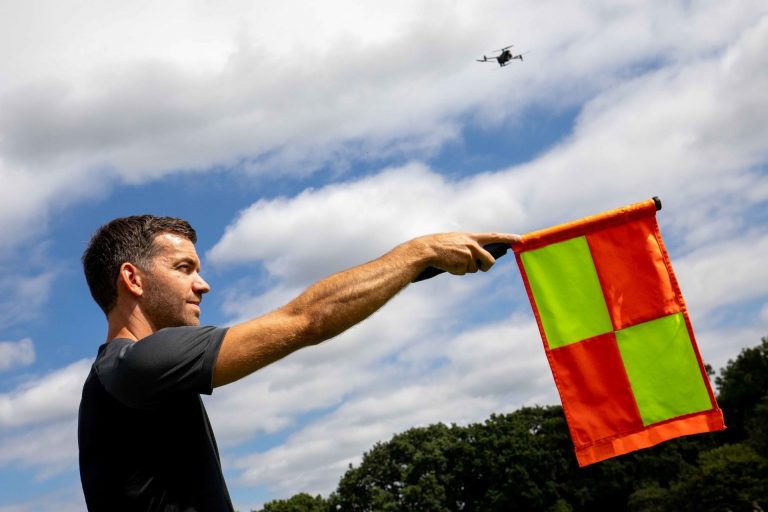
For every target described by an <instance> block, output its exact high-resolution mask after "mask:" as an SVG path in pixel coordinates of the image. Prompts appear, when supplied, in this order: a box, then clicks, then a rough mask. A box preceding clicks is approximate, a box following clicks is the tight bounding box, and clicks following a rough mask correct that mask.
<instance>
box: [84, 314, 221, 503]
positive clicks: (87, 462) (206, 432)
mask: <svg viewBox="0 0 768 512" xmlns="http://www.w3.org/2000/svg"><path fill="white" fill-rule="evenodd" d="M225 332H226V329H222V328H215V327H174V328H170V329H163V330H160V331H158V332H156V333H154V334H153V335H151V336H148V337H146V338H144V339H142V340H140V341H138V342H133V341H131V340H127V339H114V340H112V341H110V342H108V343H105V344H104V345H102V346H101V347H99V353H98V356H97V357H96V361H95V362H94V363H93V367H92V368H91V373H90V374H89V375H88V378H87V379H86V381H85V385H84V386H83V396H82V400H81V402H80V418H79V428H78V441H79V445H80V478H81V481H82V484H83V492H84V493H85V500H86V503H87V504H88V509H89V510H91V511H98V512H101V511H105V512H120V511H126V512H127V511H163V512H176V511H178V512H219V511H224V512H232V511H233V510H234V509H233V507H232V503H231V501H230V498H229V493H228V491H227V486H226V484H225V482H224V476H223V475H222V472H221V462H220V460H219V452H218V448H217V446H216V440H215V439H214V436H213V431H212V430H211V424H210V422H209V421H208V415H207V414H206V412H205V407H204V406H203V401H202V399H201V398H200V393H205V394H208V395H209V394H211V392H212V391H213V388H212V377H213V368H214V365H215V363H216V357H217V356H218V353H219V348H220V347H221V342H222V339H223V338H224V333H225Z"/></svg>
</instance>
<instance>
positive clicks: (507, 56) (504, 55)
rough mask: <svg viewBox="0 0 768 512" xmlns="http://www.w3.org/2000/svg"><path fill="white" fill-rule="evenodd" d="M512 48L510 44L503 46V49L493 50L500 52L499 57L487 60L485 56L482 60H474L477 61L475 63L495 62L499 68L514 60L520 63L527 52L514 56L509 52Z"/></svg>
mask: <svg viewBox="0 0 768 512" xmlns="http://www.w3.org/2000/svg"><path fill="white" fill-rule="evenodd" d="M513 46H514V45H513V44H511V45H509V46H505V47H504V48H499V49H498V50H493V51H495V52H501V53H500V54H499V55H496V56H492V57H491V58H488V57H486V56H485V55H483V58H482V59H476V60H477V62H493V61H494V60H495V61H496V62H498V63H499V66H501V67H504V66H506V65H507V64H509V63H510V62H512V61H513V60H514V59H520V61H521V62H522V60H523V55H525V53H528V52H525V53H518V54H517V55H514V54H513V53H512V51H511V50H510V48H512V47H513Z"/></svg>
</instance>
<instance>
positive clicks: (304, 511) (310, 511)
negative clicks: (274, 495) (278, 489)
mask: <svg viewBox="0 0 768 512" xmlns="http://www.w3.org/2000/svg"><path fill="white" fill-rule="evenodd" d="M327 510H328V504H327V502H326V501H325V500H324V499H323V497H322V496H315V497H312V496H310V495H309V494H307V493H300V494H296V495H295V496H293V497H291V498H289V499H287V500H275V501H270V502H269V503H265V504H264V508H262V509H259V510H253V511H251V512H326V511H327Z"/></svg>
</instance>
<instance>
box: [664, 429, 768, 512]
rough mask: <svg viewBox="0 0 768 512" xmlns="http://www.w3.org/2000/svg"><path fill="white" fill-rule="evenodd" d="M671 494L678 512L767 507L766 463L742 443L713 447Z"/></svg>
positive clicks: (767, 469)
mask: <svg viewBox="0 0 768 512" xmlns="http://www.w3.org/2000/svg"><path fill="white" fill-rule="evenodd" d="M673 495H674V496H673V503H674V505H675V508H674V510H679V511H680V512H687V511H690V512H721V511H722V512H726V511H732V512H739V511H743V512H751V511H752V510H754V504H755V503H760V504H762V505H766V504H768V460H766V459H765V458H763V457H761V456H760V455H758V454H757V453H756V452H755V451H754V450H753V449H752V448H750V447H749V445H747V444H744V443H741V444H735V445H728V444H727V445H724V446H720V447H718V448H714V449H712V450H709V451H707V452H704V453H702V454H701V456H700V458H699V465H698V466H697V467H696V468H695V470H694V471H693V472H692V474H690V475H688V476H687V477H686V478H685V479H684V480H682V481H681V482H680V483H679V484H678V485H676V486H675V488H674V493H673Z"/></svg>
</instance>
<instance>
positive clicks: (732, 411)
mask: <svg viewBox="0 0 768 512" xmlns="http://www.w3.org/2000/svg"><path fill="white" fill-rule="evenodd" d="M715 383H716V384H717V387H718V391H719V394H718V403H719V405H720V408H721V409H722V410H723V414H724V416H725V421H726V425H728V429H727V430H726V431H725V433H724V438H725V441H726V442H738V441H743V440H745V439H747V438H748V437H749V431H748V429H749V427H750V426H757V427H761V426H762V425H750V421H751V420H752V419H753V418H754V417H755V416H756V415H759V414H762V415H765V414H766V412H765V410H764V409H762V410H761V409H760V404H764V403H765V402H766V397H768V337H764V338H762V340H761V344H760V345H758V346H757V347H754V348H746V349H744V350H742V351H741V353H740V354H739V356H738V357H737V358H736V360H734V361H731V360H729V361H728V364H727V365H726V367H725V368H724V369H723V370H721V372H720V376H718V377H717V379H716V380H715ZM763 417H764V416H763ZM764 433H765V431H764V430H763V434H764Z"/></svg>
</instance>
